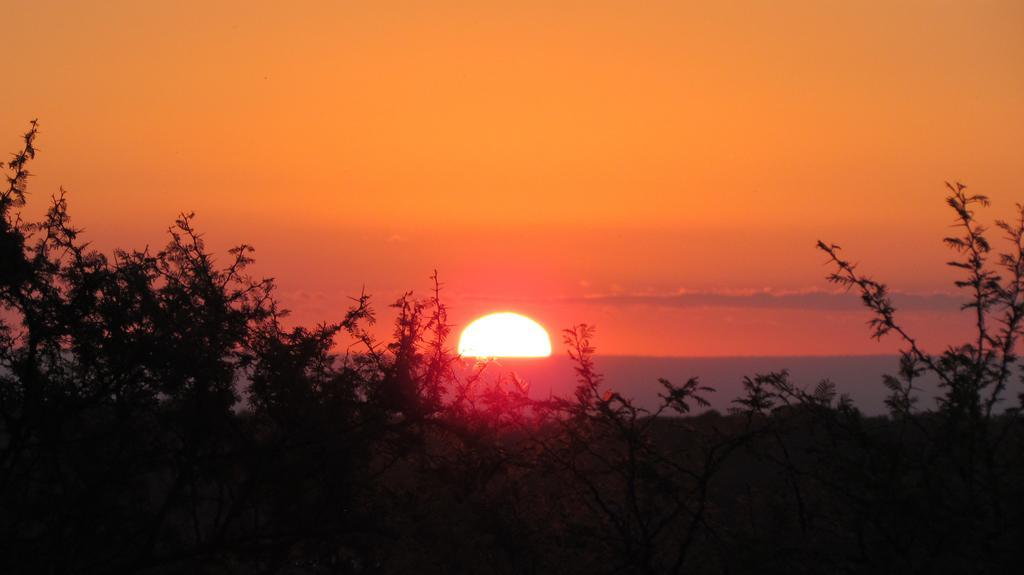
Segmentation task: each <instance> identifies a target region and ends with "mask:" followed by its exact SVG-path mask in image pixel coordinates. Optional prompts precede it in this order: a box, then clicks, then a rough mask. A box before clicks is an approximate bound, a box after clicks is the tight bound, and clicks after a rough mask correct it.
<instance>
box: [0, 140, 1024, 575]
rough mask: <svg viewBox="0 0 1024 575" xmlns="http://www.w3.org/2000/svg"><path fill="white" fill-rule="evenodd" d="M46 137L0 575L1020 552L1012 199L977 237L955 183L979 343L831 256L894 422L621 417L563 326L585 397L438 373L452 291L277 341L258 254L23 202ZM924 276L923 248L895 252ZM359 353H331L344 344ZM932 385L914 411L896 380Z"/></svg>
mask: <svg viewBox="0 0 1024 575" xmlns="http://www.w3.org/2000/svg"><path fill="white" fill-rule="evenodd" d="M35 137H36V127H35V124H34V123H33V125H32V128H31V130H30V131H29V132H28V133H27V134H26V135H25V137H24V147H23V149H22V150H20V151H19V152H18V153H17V154H15V156H14V158H13V160H11V161H10V162H8V163H7V168H8V169H9V176H8V181H7V184H6V185H5V186H3V187H0V193H2V195H0V306H2V312H0V317H2V318H3V323H2V324H0V418H2V419H0V572H2V573H10V574H17V573H145V572H148V573H177V572H196V573H289V574H306V573H308V574H319V573H485V574H486V573H509V574H513V573H514V574H520V573H559V574H562V573H565V574H571V573H581V574H583V573H586V574H590V573H652V574H653V573H659V574H660V573H750V572H757V573H772V572H785V573H890V572H891V573H970V572H975V573H999V572H1005V571H1006V570H1007V569H1009V568H1010V567H1011V566H1013V565H1014V564H1015V563H1016V562H1017V560H1018V558H1019V549H1020V544H1021V541H1024V539H1022V537H1024V530H1022V527H1021V526H1022V521H1024V516H1022V513H1024V464H1022V463H1024V458H1022V447H1024V443H1022V439H1024V434H1022V432H1021V431H1022V430H1021V421H1020V401H1019V398H1015V400H1014V401H1012V402H1011V401H1008V400H1007V398H1006V397H1005V396H1006V395H1008V386H1009V385H1010V384H1011V372H1012V371H1014V369H1015V365H1016V363H1017V356H1016V344H1017V338H1018V337H1019V336H1020V333H1021V319H1022V318H1024V209H1022V210H1021V219H1020V220H1018V221H1015V222H1011V223H1000V224H999V227H1000V229H1001V230H1002V231H1003V232H1004V234H1005V235H1006V236H1007V238H1008V239H1009V244H1010V249H1009V251H1008V252H1007V253H1005V254H998V255H997V254H995V253H992V252H990V247H989V244H988V241H987V240H986V236H985V229H984V228H982V227H981V226H980V225H978V223H977V222H976V220H975V215H974V212H973V210H974V209H975V207H976V206H978V205H983V204H985V203H987V200H986V199H985V198H983V197H982V196H976V195H969V194H967V192H966V190H965V188H964V187H963V186H960V185H953V186H950V196H949V200H948V201H949V204H950V206H951V207H952V208H953V209H954V210H955V212H956V217H957V223H958V225H959V226H960V227H959V230H960V234H959V235H957V236H955V237H952V238H948V239H947V240H946V242H947V243H948V244H949V245H950V247H951V248H952V249H954V250H955V252H956V254H957V256H956V259H955V261H954V262H953V264H952V265H954V266H956V267H958V268H961V269H962V270H963V272H964V279H963V280H962V281H961V282H959V284H958V285H960V287H962V288H964V289H965V290H966V293H968V294H969V296H970V298H971V299H970V302H971V304H970V305H969V306H968V308H967V309H966V310H965V312H966V313H970V314H972V317H974V318H976V323H977V338H976V339H975V340H973V341H971V342H969V343H967V344H965V345H963V346H960V347H956V348H951V349H949V350H946V351H945V352H944V353H942V354H940V355H931V354H929V353H927V352H925V351H924V350H922V349H920V348H919V347H918V345H917V343H916V340H914V339H913V334H909V333H907V332H905V331H904V330H903V328H902V327H901V326H900V324H899V323H898V321H897V318H896V314H895V310H894V309H893V306H892V304H891V302H890V300H889V297H888V293H887V291H886V289H885V286H884V285H882V284H880V283H877V282H875V281H874V280H872V279H870V278H867V277H865V276H863V275H861V274H860V273H859V271H858V269H857V268H855V266H853V265H852V264H850V263H849V262H847V261H846V260H844V259H843V258H842V256H841V253H840V251H839V248H838V247H836V246H834V245H830V244H825V243H821V244H820V245H819V247H820V249H822V250H823V252H824V253H825V254H826V255H827V256H828V257H829V258H830V261H831V263H832V265H833V267H834V270H835V273H834V274H833V275H831V276H830V278H829V279H830V280H831V281H833V282H835V283H838V284H840V285H844V286H847V287H849V288H850V289H852V290H854V291H855V292H856V293H858V294H859V295H861V297H862V298H863V300H864V303H865V305H866V306H867V307H868V309H869V311H870V313H871V318H872V320H871V327H872V330H873V335H875V336H876V337H883V336H892V337H898V338H901V339H902V341H903V342H904V343H905V348H906V351H905V352H904V353H903V354H902V359H901V361H900V365H898V366H894V369H895V370H896V374H895V375H894V376H892V377H889V378H887V379H886V381H885V385H886V387H887V388H888V390H889V398H888V400H887V406H888V408H889V410H890V413H889V414H888V415H887V416H885V417H866V416H864V415H863V414H862V413H861V412H860V411H859V410H858V409H857V407H856V406H855V405H854V404H853V403H852V402H851V401H850V400H849V399H848V398H846V397H845V396H843V395H841V394H839V393H838V391H837V390H836V389H835V386H834V385H832V384H831V383H829V382H828V381H823V382H821V383H820V384H818V385H817V386H816V387H814V388H813V389H802V388H799V387H797V386H795V385H794V384H792V383H791V382H790V380H789V378H788V375H787V373H786V372H778V373H767V374H762V375H755V376H751V377H750V378H748V379H746V380H744V382H743V385H744V390H745V391H744V393H743V395H741V396H740V397H738V398H736V400H735V401H734V402H733V406H734V408H733V409H732V410H730V411H729V412H728V413H719V412H715V411H710V412H705V413H702V414H700V415H692V414H691V413H690V412H691V410H692V409H695V408H697V407H700V406H704V405H706V402H705V396H706V394H707V393H709V392H710V391H711V390H710V389H709V388H707V387H705V386H703V385H702V384H701V383H700V381H699V380H698V379H696V378H694V379H690V380H688V381H685V382H670V381H667V380H662V381H661V384H662V386H663V391H662V393H661V396H660V397H661V401H660V404H659V406H658V407H657V408H656V409H653V410H645V409H640V408H639V407H637V406H635V405H634V404H633V402H632V401H631V400H630V399H629V398H626V397H622V396H621V395H619V394H618V393H616V392H615V390H613V389H609V388H608V387H607V386H606V385H604V383H603V382H602V379H601V376H600V374H599V373H597V371H596V370H595V368H594V364H593V354H594V348H593V346H592V343H591V340H592V337H593V335H594V332H593V328H591V327H589V326H586V325H580V326H576V327H574V328H572V329H569V330H566V332H565V333H564V340H565V343H566V345H567V346H568V348H569V350H570V352H569V353H570V356H571V358H572V360H573V361H574V362H575V364H576V379H577V381H576V387H575V393H574V394H572V395H571V396H568V397H556V398H553V399H545V400H535V399H531V398H530V397H529V395H528V393H527V392H526V388H527V386H526V384H525V383H524V382H522V381H519V380H518V379H516V378H515V377H511V376H510V377H503V378H493V377H489V376H488V375H487V372H486V371H482V370H478V371H474V372H472V373H470V374H469V375H465V374H464V372H463V371H461V370H459V371H457V370H455V369H454V367H455V365H456V363H455V362H457V361H461V360H460V359H459V358H457V357H455V356H454V355H453V353H452V352H451V349H450V345H449V336H450V327H449V324H448V322H447V314H446V309H445V306H444V303H443V301H442V298H441V291H442V290H441V285H440V284H439V283H438V282H437V279H436V276H435V280H434V289H433V291H432V292H431V293H430V294H429V295H428V296H427V297H424V298H416V297H414V296H413V295H412V294H408V295H406V296H404V297H402V298H400V299H399V300H398V301H397V302H395V303H393V304H392V305H393V306H394V307H395V308H396V311H397V319H396V320H395V324H394V331H393V335H392V337H390V338H388V339H387V340H386V341H378V340H376V339H375V338H374V337H372V336H371V334H370V331H369V330H368V326H369V325H370V324H372V323H373V322H374V310H373V308H372V306H371V300H370V298H369V297H367V296H366V295H362V296H360V297H359V298H357V299H356V300H354V302H353V305H352V307H351V309H350V310H349V311H348V312H347V313H346V315H345V317H343V318H340V320H339V321H337V322H336V323H325V324H321V325H318V326H315V327H310V328H286V327H284V325H283V324H282V317H283V316H284V314H285V312H284V311H283V310H282V309H281V308H280V307H279V305H278V302H277V301H276V300H275V298H274V291H273V282H272V281H271V280H269V279H260V278H254V277H252V276H251V275H249V272H248V266H249V264H250V263H251V262H252V260H251V248H249V247H248V246H245V245H243V246H239V247H238V248H236V249H234V250H231V252H230V258H229V259H228V260H227V261H226V262H225V263H217V261H215V259H214V257H213V256H212V255H211V254H210V253H209V252H208V251H207V250H206V248H205V247H204V245H203V240H202V236H201V235H200V234H199V233H198V232H197V231H196V230H195V228H194V227H193V220H192V217H191V216H190V215H183V216H182V217H181V218H180V219H179V220H178V221H177V222H175V225H174V226H173V227H172V228H171V229H170V241H169V243H168V245H167V246H166V247H165V248H164V249H162V250H160V251H155V252H152V251H149V250H141V251H139V250H131V251H129V250H124V251H116V252H114V253H113V254H109V255H105V254H101V253H98V252H96V251H94V250H92V249H91V248H90V247H89V245H88V244H87V243H85V242H83V241H82V239H81V238H80V237H79V233H78V231H77V230H76V229H75V228H74V227H73V225H72V223H71V221H70V218H69V216H68V211H67V204H66V201H65V198H64V196H63V195H59V196H57V197H55V198H54V199H53V201H52V203H51V206H50V208H49V211H48V212H47V214H46V216H45V217H44V218H43V219H42V221H38V222H29V221H25V220H23V219H22V218H21V216H20V214H19V209H20V208H21V207H22V206H23V205H24V204H25V201H26V183H27V180H28V175H29V174H28V168H27V165H28V163H29V162H30V161H31V159H32V158H33V157H34V156H35V148H34V141H35ZM907 257H908V265H912V263H913V254H909V255H908V256H907ZM343 338H344V339H346V340H351V341H356V342H358V344H357V345H356V346H355V347H350V348H345V347H344V346H343V345H339V341H341V339H343ZM926 374H927V375H928V376H929V377H934V378H937V379H938V380H939V381H940V382H941V385H942V395H941V397H940V399H939V401H938V402H937V403H936V404H935V405H931V404H929V405H917V402H916V396H917V393H916V391H915V384H916V382H917V381H919V378H920V377H922V376H924V375H926Z"/></svg>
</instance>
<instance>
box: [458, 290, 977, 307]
mask: <svg viewBox="0 0 1024 575" xmlns="http://www.w3.org/2000/svg"><path fill="white" fill-rule="evenodd" d="M464 299H469V300H477V301H492V300H497V299H500V300H501V301H503V302H509V301H513V300H510V298H494V297H491V296H467V297H465V298H464ZM892 300H893V305H894V306H895V307H896V309H897V310H912V311H935V312H955V311H958V310H959V309H960V306H961V305H962V304H963V303H964V301H966V300H965V299H964V298H963V297H962V296H960V295H958V294H955V293H943V292H934V293H913V292H893V293H892ZM514 301H534V302H536V301H550V302H565V303H582V304H595V305H622V306H630V305H636V306H655V307H669V308H684V309H685V308H746V309H803V310H822V311H856V310H862V309H864V303H863V302H862V301H861V299H860V297H858V296H857V294H856V293H855V292H842V291H839V292H836V291H823V290H815V289H811V290H802V291H800V290H797V291H781V290H778V291H777V290H679V291H677V292H669V293H650V292H642V293H635V292H634V293H629V292H625V293H624V292H617V291H612V292H607V293H589V294H584V295H582V296H562V297H554V298H521V299H518V300H514Z"/></svg>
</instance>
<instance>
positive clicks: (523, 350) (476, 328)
mask: <svg viewBox="0 0 1024 575" xmlns="http://www.w3.org/2000/svg"><path fill="white" fill-rule="evenodd" d="M459 354H460V355H462V356H463V357H548V356H549V355H551V338H550V337H548V332H547V331H545V330H544V328H543V327H541V325H540V324H539V323H537V322H535V321H533V320H532V319H530V318H528V317H526V316H524V315H520V314H518V313H512V312H507V311H506V312H500V313H492V314H489V315H485V316H483V317H481V318H479V319H476V320H474V321H473V323H471V324H469V325H467V326H466V329H464V330H462V337H460V338H459Z"/></svg>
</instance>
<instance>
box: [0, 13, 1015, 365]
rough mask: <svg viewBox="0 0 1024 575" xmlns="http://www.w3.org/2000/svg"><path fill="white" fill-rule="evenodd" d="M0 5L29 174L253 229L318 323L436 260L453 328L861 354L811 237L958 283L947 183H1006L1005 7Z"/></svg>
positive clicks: (414, 282)
mask: <svg viewBox="0 0 1024 575" xmlns="http://www.w3.org/2000/svg"><path fill="white" fill-rule="evenodd" d="M3 14H4V20H3V22H4V24H3V27H4V34H3V35H2V37H0V48H2V53H3V54H4V62H5V63H4V77H5V78H6V79H7V89H6V90H5V91H4V95H3V98H2V107H0V110H2V114H0V144H3V146H4V147H3V148H2V149H5V150H12V151H13V150H14V149H15V148H16V147H17V145H18V141H17V136H18V134H19V133H21V132H22V131H24V129H25V126H26V124H27V121H28V120H29V119H31V118H34V117H38V118H39V119H40V122H41V126H42V131H41V134H40V137H39V147H40V149H41V152H40V155H39V157H38V159H37V161H36V162H35V164H34V165H33V166H32V169H33V171H34V172H35V173H36V174H37V175H36V177H35V178H34V180H33V181H32V184H31V188H30V190H31V191H32V193H33V194H35V198H36V199H41V197H45V196H47V195H49V194H50V193H52V192H53V191H55V190H56V189H57V188H58V186H61V185H63V186H64V187H65V188H67V189H68V190H69V192H70V198H71V202H72V210H73V215H74V217H75V219H76V222H77V223H78V224H79V225H80V226H83V227H85V228H86V229H87V233H88V237H90V238H92V239H94V240H95V245H97V246H98V247H102V248H104V249H106V248H109V247H112V246H115V245H118V246H141V245H144V244H146V243H149V244H152V245H159V244H161V243H162V242H163V237H162V230H163V229H165V228H166V226H167V225H168V224H169V223H171V222H172V221H173V219H174V216H175V214H176V213H178V212H179V211H183V210H194V211H196V212H197V213H198V215H199V220H198V222H199V225H200V226H201V227H202V228H203V229H205V230H206V232H207V237H208V239H209V241H210V243H211V246H212V247H214V248H217V249H225V248H226V247H228V246H229V245H232V244H234V243H239V242H243V241H244V242H247V243H251V244H255V245H256V247H257V250H258V251H257V257H258V259H259V262H258V266H257V268H256V271H257V272H258V273H261V274H265V275H272V276H275V277H277V278H278V282H279V284H280V286H281V297H282V299H283V300H284V303H285V305H286V306H287V307H290V308H292V309H293V310H294V311H295V319H296V320H301V321H305V322H312V321H317V320H321V319H333V318H337V317H338V315H339V313H340V312H341V311H342V309H343V308H344V306H345V305H346V300H345V297H346V296H347V295H352V294H354V293H358V291H359V289H360V287H361V286H362V285H364V284H365V285H366V287H367V289H368V290H369V291H371V292H373V293H375V294H377V295H378V296H379V298H380V300H381V302H380V303H381V304H383V303H384V301H386V300H389V299H391V298H393V297H394V296H395V295H396V294H397V293H399V292H400V291H402V290H405V289H416V290H425V288H427V287H428V285H429V282H428V280H427V277H428V276H429V275H430V273H431V271H432V270H433V269H434V268H435V267H436V268H438V269H439V271H440V273H441V276H442V279H443V280H445V282H446V284H447V293H448V297H449V302H450V304H451V305H452V307H453V319H454V320H455V321H457V322H459V323H466V322H467V321H468V320H469V319H471V317H472V316H473V315H475V314H478V313H482V312H486V311H493V310H500V309H514V310H516V311H521V312H523V313H527V314H531V315H533V316H534V317H535V318H536V319H538V320H539V321H541V322H542V323H544V324H545V325H547V326H548V327H549V328H551V329H557V328H558V327H561V326H567V325H569V324H571V323H574V322H580V321H587V322H591V323H594V324H597V325H598V328H599V330H600V331H599V338H598V345H599V347H600V349H601V350H602V351H603V352H606V353H623V354H625V353H637V354H655V355H732V354H742V355H760V354H832V353H835V354H842V353H879V352H884V351H890V350H892V349H894V348H893V346H892V345H888V344H877V343H874V342H872V341H870V340H869V339H868V338H867V330H866V328H865V327H864V321H865V320H866V319H867V316H866V315H865V314H863V313H861V312H859V311H858V310H857V309H856V307H855V306H851V305H850V301H849V300H847V299H844V298H835V297H826V296H821V295H820V294H815V293H814V290H822V289H827V286H826V285H825V284H824V281H823V280H822V276H823V275H824V273H825V272H826V269H825V268H824V267H823V266H822V262H823V258H822V257H821V256H820V254H818V253H816V252H815V250H814V249H813V245H814V242H815V240H817V239H819V238H824V239H828V240H832V241H835V242H838V243H840V244H842V245H844V246H845V247H847V248H848V250H849V253H850V255H851V256H854V257H855V258H856V259H858V260H860V261H862V262H865V267H866V268H869V269H871V270H872V271H874V272H876V275H877V276H879V277H880V278H884V279H886V280H888V281H889V282H890V284H891V285H892V287H893V288H895V289H897V290H901V291H906V292H914V293H931V292H936V291H940V290H947V289H948V283H949V281H950V279H951V278H952V277H953V276H952V275H951V271H949V270H947V269H945V268H944V267H943V266H942V262H943V261H945V259H946V254H945V253H944V251H943V248H942V247H941V243H940V238H941V236H942V235H943V234H944V233H946V232H947V231H948V228H947V225H948V223H949V221H950V214H949V213H947V208H945V207H944V205H943V202H942V198H943V195H944V191H945V190H944V188H943V186H942V182H943V180H946V179H960V180H962V181H965V182H967V183H968V184H970V186H971V188H972V189H974V190H977V191H979V192H984V193H986V194H989V195H990V196H991V197H992V198H993V201H994V202H995V207H994V208H993V209H992V210H991V215H992V216H993V217H997V216H1005V215H1006V214H1007V213H1008V211H1009V210H1010V209H1011V208H1012V206H1013V204H1014V202H1016V201H1024V162H1022V161H1021V157H1022V156H1021V152H1022V150H1024V106H1022V105H1021V103H1022V102H1024V3H1022V2H1019V1H1016V0H1007V1H1001V2H996V1H983V0H975V1H970V2H966V1H964V2H943V1H938V0H932V1H915V2H911V1H895V0H890V1H878V2H839V1H836V2H830V1H825V0H808V1H796V0H789V1H780V0H775V1H763V2H754V1H752V2H724V1H723V2H683V1H679V0H676V1H663V2H662V1H651V2H635V1H629V2H627V1H620V2H607V1H597V0H588V1H580V2H557V1H554V0H548V1H544V2H531V1H525V0H518V1H515V2H484V1H478V2H469V1H466V2H444V1H431V2H426V1H424V2H389V1H381V0H376V1H373V2H326V1H323V2H312V1H293V2H288V3H284V2H257V1H253V0H247V1H244V2H216V1H204V2H199V1H191V0H190V1H185V0H175V1H167V2H163V1H153V0H147V1H145V2H138V1H124V2H101V1H89V2H84V1H83V2H76V1H70V0H54V1H49V0H33V1H32V2H10V3H6V4H5V6H4V8H3ZM39 208H40V203H37V204H36V206H35V208H32V209H39ZM30 211H31V210H30ZM909 254H915V257H916V258H917V259H918V260H919V261H921V262H923V265H922V266H921V267H914V266H910V265H907V264H906V260H905V257H906V256H907V255H909ZM766 292H767V294H768V295H766ZM758 294H760V295H758ZM905 301H906V302H907V303H906V305H907V306H909V307H911V308H913V309H912V310H911V311H909V312H908V316H907V317H908V321H909V322H910V323H911V325H912V326H913V327H917V328H918V329H920V330H921V331H923V332H925V334H926V337H925V341H926V342H928V343H929V344H931V345H933V346H938V345H942V344H944V343H949V342H951V341H952V340H953V338H954V336H955V335H956V334H957V333H959V332H960V331H961V330H962V328H963V324H962V322H959V321H958V320H957V316H956V314H954V313H952V312H951V311H950V310H951V309H955V302H949V301H946V300H942V299H941V298H940V300H935V299H934V298H932V299H929V298H921V297H910V296H908V298H906V300H905ZM854 303H855V302H854ZM899 303H900V300H899V299H897V304H899Z"/></svg>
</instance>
